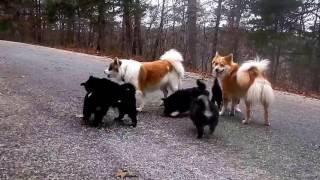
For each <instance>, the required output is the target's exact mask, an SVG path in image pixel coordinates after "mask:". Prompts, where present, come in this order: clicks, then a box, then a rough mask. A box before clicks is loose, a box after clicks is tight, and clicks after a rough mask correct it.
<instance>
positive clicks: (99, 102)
mask: <svg viewBox="0 0 320 180" xmlns="http://www.w3.org/2000/svg"><path fill="white" fill-rule="evenodd" d="M81 86H84V88H85V89H86V91H87V94H86V96H85V98H84V105H83V120H84V122H85V123H86V124H90V125H92V126H99V124H101V122H102V119H103V117H104V116H105V115H106V113H107V112H108V110H109V108H110V107H111V106H112V107H117V108H118V109H119V116H118V117H117V118H115V120H121V119H122V118H123V117H124V115H125V114H128V116H129V117H130V118H131V120H132V126H133V127H136V125H137V110H136V98H135V91H136V90H135V87H134V86H133V85H132V84H129V83H125V84H122V85H119V84H117V83H115V82H113V81H110V80H108V79H105V78H102V79H101V78H97V77H93V76H90V77H89V79H88V80H87V81H86V82H84V83H81ZM92 116H93V118H91V117H92ZM91 119H93V120H92V122H91Z"/></svg>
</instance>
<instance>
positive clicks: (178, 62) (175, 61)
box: [160, 49, 185, 78]
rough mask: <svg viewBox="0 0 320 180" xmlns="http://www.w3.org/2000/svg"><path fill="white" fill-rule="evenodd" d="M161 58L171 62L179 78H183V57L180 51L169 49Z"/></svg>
mask: <svg viewBox="0 0 320 180" xmlns="http://www.w3.org/2000/svg"><path fill="white" fill-rule="evenodd" d="M160 59H161V60H167V61H169V62H170V63H171V65H172V66H173V68H174V69H175V71H176V72H177V74H178V76H179V78H183V76H184V72H185V71H184V67H183V64H182V62H183V57H182V55H181V53H180V52H178V51H177V50H175V49H170V50H169V51H167V52H165V53H164V54H163V55H162V56H161V57H160Z"/></svg>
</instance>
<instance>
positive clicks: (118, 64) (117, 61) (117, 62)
mask: <svg viewBox="0 0 320 180" xmlns="http://www.w3.org/2000/svg"><path fill="white" fill-rule="evenodd" d="M114 63H115V64H116V65H117V66H120V65H121V61H120V60H119V58H118V57H115V59H114Z"/></svg>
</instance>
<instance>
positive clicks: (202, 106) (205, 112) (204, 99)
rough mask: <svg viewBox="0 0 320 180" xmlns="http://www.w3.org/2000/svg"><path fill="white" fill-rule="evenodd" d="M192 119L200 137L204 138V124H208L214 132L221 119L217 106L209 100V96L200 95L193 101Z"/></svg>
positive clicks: (211, 131)
mask: <svg viewBox="0 0 320 180" xmlns="http://www.w3.org/2000/svg"><path fill="white" fill-rule="evenodd" d="M190 119H191V120H192V122H193V124H194V125H195V126H196V128H197V130H198V138H199V139H200V138H202V136H203V131H204V126H206V125H208V126H209V128H210V134H212V133H213V132H214V130H215V128H216V126H217V124H218V121H219V112H218V108H217V106H216V105H215V104H214V103H212V102H211V101H210V100H209V96H207V95H200V96H199V97H198V98H197V99H195V100H194V101H193V102H192V105H191V109H190Z"/></svg>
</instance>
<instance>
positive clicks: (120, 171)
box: [115, 169, 138, 179]
mask: <svg viewBox="0 0 320 180" xmlns="http://www.w3.org/2000/svg"><path fill="white" fill-rule="evenodd" d="M115 177H116V178H117V179H124V178H125V177H138V176H137V175H134V174H132V173H130V172H129V171H128V170H126V169H118V170H117V172H116V174H115Z"/></svg>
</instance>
